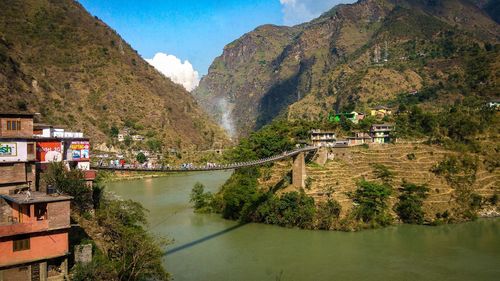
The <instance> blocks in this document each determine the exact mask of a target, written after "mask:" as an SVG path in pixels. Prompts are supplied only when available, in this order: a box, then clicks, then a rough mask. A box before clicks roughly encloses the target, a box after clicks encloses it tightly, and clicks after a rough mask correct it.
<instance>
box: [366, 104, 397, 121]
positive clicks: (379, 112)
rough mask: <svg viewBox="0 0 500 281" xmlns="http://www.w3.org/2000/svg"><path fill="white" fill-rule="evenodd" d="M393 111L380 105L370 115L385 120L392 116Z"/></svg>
mask: <svg viewBox="0 0 500 281" xmlns="http://www.w3.org/2000/svg"><path fill="white" fill-rule="evenodd" d="M391 114H392V111H391V109H390V108H388V107H385V106H382V105H379V106H377V107H375V108H374V109H372V110H371V112H370V115H371V116H376V117H378V118H384V117H385V116H388V115H391Z"/></svg>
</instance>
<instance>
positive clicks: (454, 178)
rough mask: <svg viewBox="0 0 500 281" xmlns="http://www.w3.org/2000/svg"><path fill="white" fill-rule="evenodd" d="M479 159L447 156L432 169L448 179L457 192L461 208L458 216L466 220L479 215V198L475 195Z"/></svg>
mask: <svg viewBox="0 0 500 281" xmlns="http://www.w3.org/2000/svg"><path fill="white" fill-rule="evenodd" d="M477 169H478V158H477V157H471V156H469V155H467V154H462V155H460V156H453V155H452V156H447V157H445V158H444V159H443V161H441V162H440V163H438V164H437V165H436V166H434V167H433V168H432V172H434V173H435V174H436V175H438V176H442V177H444V178H445V179H446V181H447V182H448V184H449V185H450V186H451V187H452V188H453V189H454V190H455V196H456V200H457V203H458V204H459V205H460V208H458V209H457V210H456V214H457V215H458V216H461V217H462V218H464V219H467V220H469V219H474V218H475V217H476V213H477V209H478V208H477V206H476V205H477V198H475V194H474V193H473V184H474V183H475V181H476V173H477Z"/></svg>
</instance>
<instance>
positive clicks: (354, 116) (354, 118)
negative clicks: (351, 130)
mask: <svg viewBox="0 0 500 281" xmlns="http://www.w3.org/2000/svg"><path fill="white" fill-rule="evenodd" d="M342 116H344V117H345V118H346V119H347V120H349V121H351V122H352V123H354V124H358V123H359V121H360V120H363V119H364V118H365V114H364V113H361V112H356V111H352V112H342V113H338V114H335V115H333V114H330V115H329V116H328V120H329V121H330V122H335V123H338V122H340V119H341V118H342Z"/></svg>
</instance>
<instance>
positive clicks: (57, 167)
mask: <svg viewBox="0 0 500 281" xmlns="http://www.w3.org/2000/svg"><path fill="white" fill-rule="evenodd" d="M99 178H100V177H98V179H99ZM42 180H43V182H44V183H45V184H50V185H53V186H54V187H56V188H57V189H58V190H59V191H60V192H63V193H66V194H68V195H71V196H73V197H74V199H73V200H72V202H71V219H72V220H73V221H76V222H78V224H79V227H80V231H79V232H77V233H76V234H77V235H73V233H72V235H71V236H70V239H71V242H72V245H77V244H88V243H89V242H91V243H93V244H94V245H96V246H98V247H97V249H96V251H93V252H94V255H93V262H92V263H90V264H87V265H81V264H77V265H75V266H74V267H73V268H72V269H71V275H72V280H168V279H169V275H168V273H167V272H166V271H165V269H164V268H163V266H162V257H163V254H164V250H163V249H164V248H165V246H166V241H165V240H163V239H157V238H155V237H153V236H152V235H151V234H149V233H148V232H147V231H146V229H145V226H146V224H147V220H146V212H147V210H146V209H144V207H142V205H141V204H139V203H137V202H134V201H131V200H127V201H124V200H120V199H118V198H115V197H113V196H111V195H110V194H107V193H105V192H104V188H103V187H102V186H101V185H100V183H99V182H98V181H97V182H95V183H94V186H93V188H89V187H88V186H87V185H86V184H85V181H84V178H83V175H82V172H81V171H79V170H70V171H69V170H67V169H66V168H65V167H64V165H63V164H62V163H51V164H50V165H49V168H48V169H47V171H46V172H45V173H44V174H43V176H42ZM72 232H73V230H72Z"/></svg>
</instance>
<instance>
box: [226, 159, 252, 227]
mask: <svg viewBox="0 0 500 281" xmlns="http://www.w3.org/2000/svg"><path fill="white" fill-rule="evenodd" d="M254 173H255V174H257V171H256V168H245V169H240V170H239V171H237V172H235V173H234V175H233V176H231V178H230V179H229V180H228V181H227V182H226V183H225V184H224V185H223V186H222V199H223V209H222V210H221V211H222V215H223V217H224V218H227V219H234V220H237V219H240V220H243V221H246V220H247V219H248V214H249V211H250V208H251V207H252V206H253V204H254V203H255V202H257V201H258V199H259V197H260V195H261V193H260V192H259V191H258V189H257V177H256V176H255V174H254Z"/></svg>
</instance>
